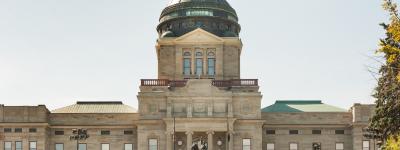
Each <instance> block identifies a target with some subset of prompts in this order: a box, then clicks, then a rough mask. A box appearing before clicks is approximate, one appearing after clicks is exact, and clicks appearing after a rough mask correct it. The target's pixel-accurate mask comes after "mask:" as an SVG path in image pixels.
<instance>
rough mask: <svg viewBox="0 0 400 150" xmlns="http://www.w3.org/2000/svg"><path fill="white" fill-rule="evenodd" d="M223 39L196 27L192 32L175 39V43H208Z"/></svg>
mask: <svg viewBox="0 0 400 150" xmlns="http://www.w3.org/2000/svg"><path fill="white" fill-rule="evenodd" d="M223 42H224V39H222V38H220V37H218V36H216V35H214V34H212V33H210V32H207V31H205V30H203V29H201V28H198V29H196V30H194V31H192V32H189V33H187V34H185V35H182V36H181V37H178V38H177V39H175V43H180V44H202V43H206V44H210V43H223Z"/></svg>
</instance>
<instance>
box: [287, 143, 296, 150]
mask: <svg viewBox="0 0 400 150" xmlns="http://www.w3.org/2000/svg"><path fill="white" fill-rule="evenodd" d="M297 149H298V145H297V143H290V144H289V150H297Z"/></svg>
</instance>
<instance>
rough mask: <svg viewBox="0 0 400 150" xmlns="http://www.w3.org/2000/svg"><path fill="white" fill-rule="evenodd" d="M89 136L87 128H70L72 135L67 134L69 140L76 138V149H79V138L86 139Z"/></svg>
mask: <svg viewBox="0 0 400 150" xmlns="http://www.w3.org/2000/svg"><path fill="white" fill-rule="evenodd" d="M87 138H89V134H88V133H87V129H72V135H71V136H69V140H71V141H72V140H76V150H79V140H86V139H87Z"/></svg>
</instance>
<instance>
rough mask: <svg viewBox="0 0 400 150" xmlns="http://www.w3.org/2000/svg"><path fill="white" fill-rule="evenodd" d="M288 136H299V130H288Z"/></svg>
mask: <svg viewBox="0 0 400 150" xmlns="http://www.w3.org/2000/svg"><path fill="white" fill-rule="evenodd" d="M289 134H299V130H289Z"/></svg>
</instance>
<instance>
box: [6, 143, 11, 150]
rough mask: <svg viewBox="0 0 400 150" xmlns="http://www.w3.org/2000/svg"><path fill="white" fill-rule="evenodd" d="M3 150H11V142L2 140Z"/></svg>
mask: <svg viewBox="0 0 400 150" xmlns="http://www.w3.org/2000/svg"><path fill="white" fill-rule="evenodd" d="M4 150H11V142H4Z"/></svg>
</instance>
